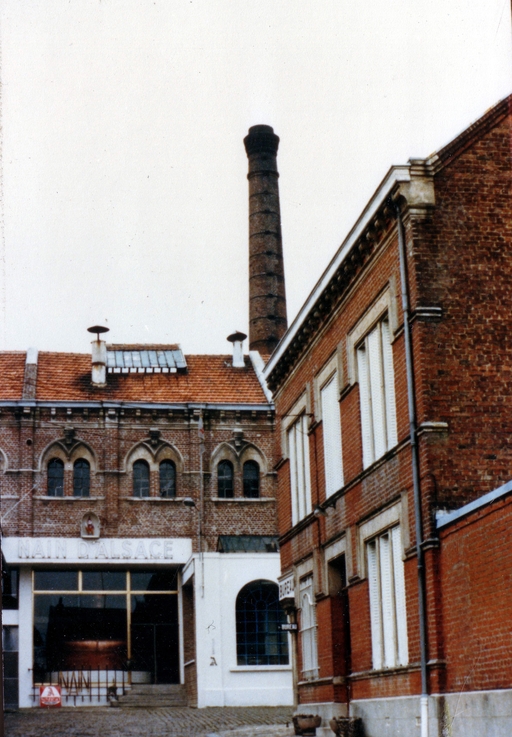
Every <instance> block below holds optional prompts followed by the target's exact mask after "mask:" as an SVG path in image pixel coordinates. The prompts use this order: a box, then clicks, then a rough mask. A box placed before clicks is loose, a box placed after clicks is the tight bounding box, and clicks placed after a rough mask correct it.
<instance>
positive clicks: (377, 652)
mask: <svg viewBox="0 0 512 737" xmlns="http://www.w3.org/2000/svg"><path fill="white" fill-rule="evenodd" d="M367 550H368V586H369V589H370V623H371V633H372V661H373V667H374V668H375V669H376V670H380V668H382V630H381V611H380V585H379V566H378V561H377V543H376V541H375V540H373V541H372V542H370V543H368V545H367Z"/></svg>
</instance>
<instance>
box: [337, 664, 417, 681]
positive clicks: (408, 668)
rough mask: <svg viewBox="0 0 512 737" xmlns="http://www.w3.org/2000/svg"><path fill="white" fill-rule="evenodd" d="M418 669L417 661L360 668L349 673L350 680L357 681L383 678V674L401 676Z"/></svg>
mask: <svg viewBox="0 0 512 737" xmlns="http://www.w3.org/2000/svg"><path fill="white" fill-rule="evenodd" d="M419 670H420V664H419V663H410V664H409V665H397V666H396V667H394V668H381V669H380V670H362V671H359V672H358V673H351V674H350V676H349V677H350V680H351V681H359V680H363V679H365V678H383V677H385V676H401V675H404V674H406V673H415V672H416V671H419Z"/></svg>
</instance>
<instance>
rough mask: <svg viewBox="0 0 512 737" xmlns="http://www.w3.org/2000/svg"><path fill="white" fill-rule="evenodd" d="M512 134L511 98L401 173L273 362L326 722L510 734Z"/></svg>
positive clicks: (302, 665)
mask: <svg viewBox="0 0 512 737" xmlns="http://www.w3.org/2000/svg"><path fill="white" fill-rule="evenodd" d="M511 141H512V98H508V99H506V100H504V101H502V102H500V103H499V104H498V105H496V106H495V107H494V108H493V109H492V110H490V111H489V112H487V113H486V114H485V115H484V116H483V117H482V118H481V119H480V120H478V121H477V122H476V123H475V124H473V125H471V126H470V127H469V128H468V129H467V130H466V131H464V132H463V133H462V134H461V135H460V136H458V137H457V138H456V139H455V140H454V141H452V142H451V143H450V144H448V145H447V146H446V147H444V148H443V149H441V150H440V151H438V152H437V153H436V154H434V155H432V156H431V157H429V158H428V159H426V160H417V159H411V160H410V161H409V163H408V164H407V165H405V166H397V167H393V168H392V169H391V170H390V171H389V173H388V174H387V176H386V177H385V179H384V180H383V182H382V184H381V185H380V187H379V188H378V189H377V191H376V192H375V194H374V195H373V197H372V198H371V199H370V201H369V202H368V204H367V206H366V207H365V209H364V211H363V213H362V215H361V216H360V218H359V219H358V220H357V222H356V223H355V224H354V226H353V228H352V229H351V231H350V233H349V234H348V236H347V238H346V239H345V241H344V242H343V243H342V245H341V246H340V248H339V250H338V251H337V253H336V254H335V256H334V257H333V259H332V261H331V262H330V264H329V265H328V267H327V269H326V270H325V272H324V274H323V275H322V277H321V278H320V280H319V281H318V283H317V285H316V287H315V288H314V289H313V291H312V292H311V294H310V296H309V297H308V299H307V300H306V302H305V304H304V306H303V307H302V309H301V310H300V312H299V314H298V315H297V317H296V318H295V320H294V321H293V323H292V324H291V326H290V327H289V329H288V331H287V332H286V334H285V335H284V337H283V338H282V340H281V342H280V343H279V345H278V347H277V348H276V350H275V351H274V353H273V354H272V356H271V357H270V359H269V362H268V363H267V365H266V367H265V370H264V375H265V377H266V379H267V383H268V385H269V388H270V389H271V390H272V391H273V393H274V401H275V404H276V413H277V438H278V441H279V443H280V450H279V452H278V456H279V460H278V464H277V471H278V518H279V534H280V550H281V566H282V577H281V581H280V590H281V599H282V603H283V604H284V605H285V606H286V607H287V610H288V612H289V614H290V617H291V618H296V621H297V623H298V634H297V636H296V638H295V640H294V642H295V648H296V656H297V668H296V674H295V675H296V691H297V693H298V699H299V710H300V711H302V712H309V713H310V712H313V713H319V714H321V715H322V717H323V724H322V728H323V729H324V730H325V729H326V730H327V731H324V734H328V733H330V731H329V728H328V720H329V718H331V717H332V716H333V715H340V716H343V715H347V713H348V712H350V715H351V716H360V717H362V719H363V722H364V724H365V728H366V734H367V736H368V737H377V736H379V737H380V735H382V734H384V731H385V733H386V734H390V735H413V734H421V735H422V737H427V735H430V737H433V735H441V734H443V735H444V734H450V735H452V734H453V735H459V734H465V735H473V734H474V735H477V734H478V735H480V734H484V733H487V734H490V733H491V732H484V731H482V721H481V720H479V719H476V718H475V719H473V718H472V717H477V716H480V717H482V718H484V723H485V724H486V725H488V724H489V723H490V720H491V719H492V720H493V722H492V729H496V730H498V729H500V730H502V731H496V732H492V734H500V735H501V734H503V735H505V734H510V732H511V730H512V690H511V689H512V655H511V650H510V635H511V631H510V616H509V609H510V607H509V606H508V607H507V604H510V586H509V585H508V583H509V579H510V576H511V574H512V568H511V567H510V551H509V550H508V548H509V547H510V546H509V543H508V538H509V537H510V536H509V535H508V527H507V520H508V518H509V516H510V507H509V503H508V500H509V497H508V496H507V495H508V494H509V486H508V485H506V483H507V482H508V481H509V479H510V469H511V465H512V446H511V444H510V433H509V427H510V416H511V411H512V383H511V382H510V361H509V357H510V347H511V346H510V329H509V323H510V319H509V315H510V312H511V310H512V292H511V290H510V284H509V283H510V275H511V274H512V249H511V245H512V186H511V185H512V161H511ZM504 484H505V486H503V485H504ZM496 489H498V491H494V492H493V490H496ZM478 500H480V501H478ZM475 505H476V506H475ZM461 691H464V694H463V696H462V697H461V693H460V692H461ZM461 699H462V700H461ZM462 703H463V704H464V709H461V708H459V707H460V704H462ZM443 730H444V731H443Z"/></svg>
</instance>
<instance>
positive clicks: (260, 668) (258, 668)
mask: <svg viewBox="0 0 512 737" xmlns="http://www.w3.org/2000/svg"><path fill="white" fill-rule="evenodd" d="M291 669H292V666H291V665H235V666H234V667H233V668H230V669H229V672H230V673H264V672H265V671H280V670H281V671H291Z"/></svg>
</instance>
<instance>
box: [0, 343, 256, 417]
mask: <svg viewBox="0 0 512 737" xmlns="http://www.w3.org/2000/svg"><path fill="white" fill-rule="evenodd" d="M186 360H187V366H188V368H187V371H186V373H179V372H178V373H165V374H163V373H158V374H155V373H152V374H147V373H140V374H139V373H136V374H134V373H129V374H122V373H121V374H110V373H109V374H107V386H106V387H105V388H104V389H100V388H96V387H93V386H92V385H91V356H90V354H82V353H49V352H44V351H41V352H39V357H38V367H37V389H36V399H38V400H40V401H52V400H53V401H59V402H63V401H64V402H65V401H70V402H79V401H110V402H146V403H150V402H155V403H185V402H210V403H229V404H264V403H265V404H266V403H267V400H266V399H265V395H264V393H263V390H262V388H261V386H260V383H259V381H258V378H257V376H256V374H255V373H254V370H253V367H252V364H251V361H250V359H249V358H248V357H246V358H245V363H246V368H245V369H243V368H238V369H236V368H233V367H232V366H231V362H232V356H231V355H227V356H218V355H211V356H187V357H186ZM0 365H1V367H2V376H3V379H4V380H2V381H1V382H0V401H1V400H10V399H20V398H21V394H22V387H23V374H24V365H25V353H0ZM6 377H7V381H6V380H5V379H6Z"/></svg>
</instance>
